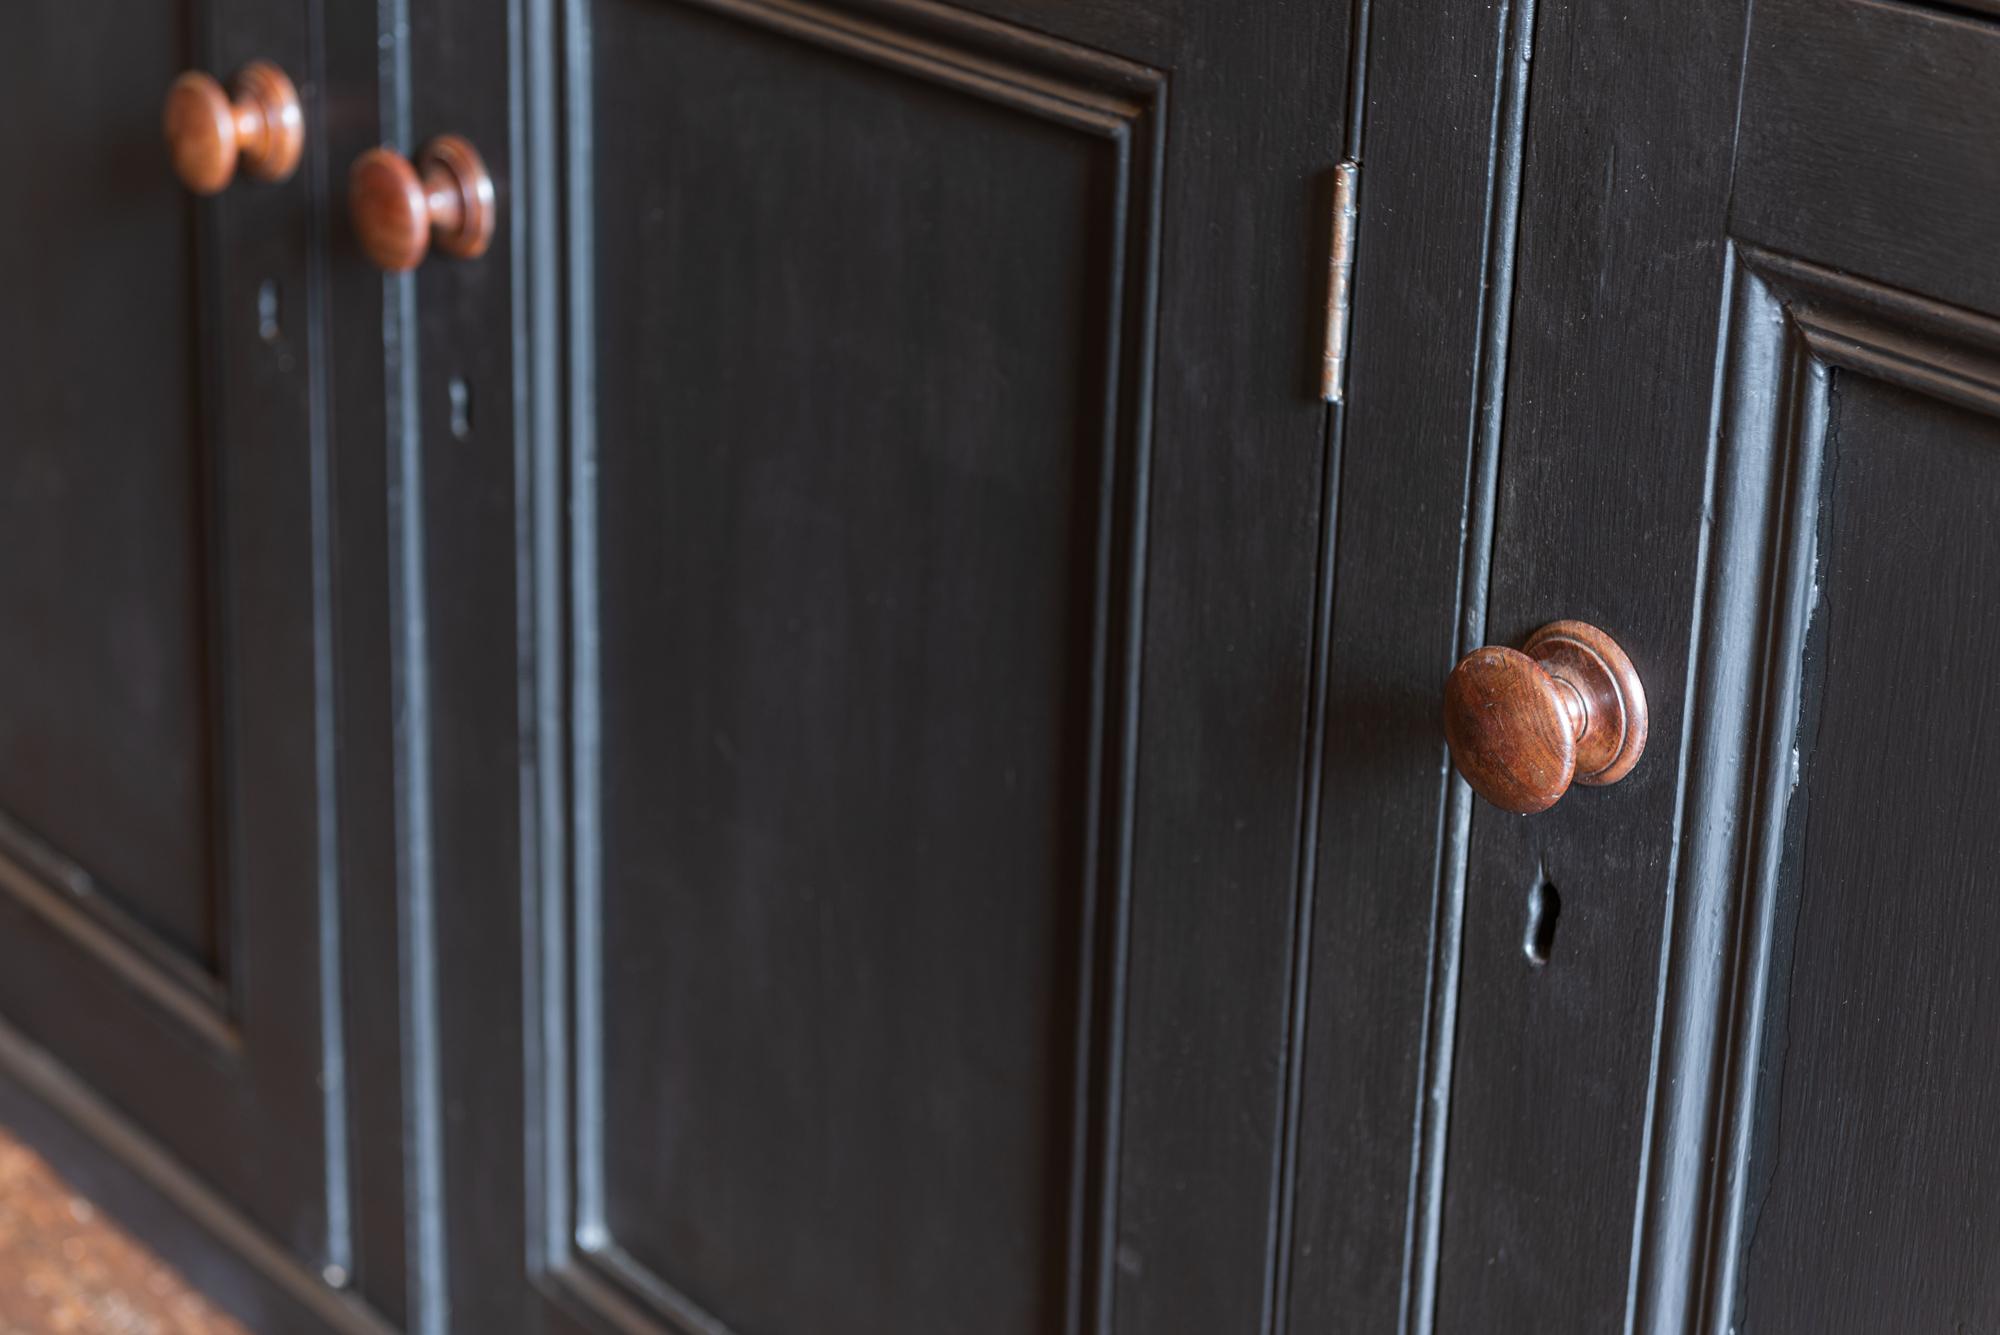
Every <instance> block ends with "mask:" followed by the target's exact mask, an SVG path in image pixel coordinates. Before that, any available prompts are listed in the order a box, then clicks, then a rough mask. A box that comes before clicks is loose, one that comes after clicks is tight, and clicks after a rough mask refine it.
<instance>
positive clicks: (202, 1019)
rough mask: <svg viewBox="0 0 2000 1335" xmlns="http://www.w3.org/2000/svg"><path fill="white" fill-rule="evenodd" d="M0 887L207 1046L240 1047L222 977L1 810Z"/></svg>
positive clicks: (227, 1050)
mask: <svg viewBox="0 0 2000 1335" xmlns="http://www.w3.org/2000/svg"><path fill="white" fill-rule="evenodd" d="M0 891H4V892H5V893H6V894H7V895H8V896H9V897H11V898H12V899H13V900H14V902H15V903H17V904H18V905H20V906H21V907H22V908H23V909H25V910H26V911H27V912H29V913H32V914H34V915H35V916H36V917H37V918H39V919H41V921H42V922H43V923H45V924H47V925H48V926H49V927H50V928H51V929H53V930H54V931H56V932H57V933H59V934H60V935H61V936H62V937H63V938H64V939H65V940H67V941H68V942H69V943H70V944H72V945H73V946H75V947H76V948H77V949H78V950H81V951H83V952H84V953H85V954H86V955H88V956H89V957H90V958H91V959H93V960H95V961H96V962H97V963H98V964H99V965H100V966H102V967H103V968H104V970H105V971H106V972H108V973H109V974H111V975H112V976H113V977H114V978H116V979H118V980H119V981H121V982H123V983H124V984H125V985H127V986H128V987H131V988H132V989H133V990H135V991H137V992H138V993H140V994H141V995H142V996H144V997H146V998H147V999H148V1000H150V1001H152V1002H153V1003H154V1004H155V1005H157V1006H158V1007H159V1009H160V1011H161V1012H162V1013H163V1014H166V1015H169V1016H171V1017H173V1018H174V1019H175V1020H176V1021H178V1022H179V1023H181V1024H182V1025H184V1026H186V1027H187V1029H188V1030H189V1031H190V1032H192V1033H194V1034H195V1035H197V1036H198V1037H200V1038H201V1039H203V1040H205V1041H206V1042H207V1043H208V1044H209V1045H210V1046H211V1047H214V1048H216V1049H218V1050H220V1051H222V1052H225V1053H229V1054H231V1055H234V1054H237V1053H239V1052H240V1051H241V1049H242V1044H243V1036H242V1032H241V1030H240V1029H239V1027H238V1026H237V1024H236V1021H235V1019H234V1018H233V1017H232V1016H231V1015H230V1014H229V1011H228V1004H229V997H228V990H227V988H226V986H225V984H224V983H223V981H222V980H221V979H220V978H217V977H216V976H215V975H214V974H211V973H209V972H207V971H206V970H204V969H202V968H200V967H199V966H197V965H196V964H194V963H193V961H191V960H189V959H188V958H187V956H186V955H185V954H183V953H182V952H181V951H179V950H177V949H175V948H174V947H173V946H171V945H169V944H168V943H167V942H166V941H165V940H163V939H162V938H161V937H160V936H159V934H158V933H156V932H154V931H152V930H151V929H150V928H148V927H147V926H146V925H145V924H144V923H142V922H140V921H139V920H138V919H137V918H135V917H133V916H132V915H131V914H129V913H127V912H126V911H125V910H124V909H123V908H121V907H119V905H118V904H117V902H116V901H115V900H114V899H113V898H112V897H110V896H109V895H107V894H105V893H104V892H103V890H102V888H101V887H100V886H99V885H98V883H97V881H96V879H95V878H94V877H92V876H91V874H90V873H89V872H87V871H85V870H84V869H83V868H82V867H80V866H78V865H77V864H76V863H75V862H73V861H71V860H70V859H69V858H67V857H64V856H63V855H62V854H61V853H59V852H57V851H56V850H55V849H53V848H50V847H49V846H48V845H47V844H44V843H43V842H42V841H41V840H39V839H37V838H36V837H35V836H34V835H32V834H30V833H29V832H28V831H27V830H25V829H23V828H22V827H21V826H20V825H19V824H17V823H16V822H15V821H14V820H13V819H12V818H11V817H10V816H8V815H6V814H5V813H0Z"/></svg>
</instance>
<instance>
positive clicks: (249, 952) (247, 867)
mask: <svg viewBox="0 0 2000 1335" xmlns="http://www.w3.org/2000/svg"><path fill="white" fill-rule="evenodd" d="M306 17H307V13H306V7H305V6H278V7H271V6H252V5H235V4H227V3H218V4H187V5H177V6H167V7H164V8H160V9H157V10H148V11H146V12H144V13H128V12H126V10H125V9H124V8H123V7H119V6H106V5H30V6H24V7H22V8H21V10H20V11H19V12H18V13H17V14H15V15H14V16H13V17H12V18H11V19H10V22H9V32H10V35H9V39H8V42H7V43H6V53H5V55H4V56H0V74H4V78H5V80H6V83H7V86H8V88H9V94H8V96H9V98H10V105H12V106H13V107H14V108H15V109H16V113H17V114H13V115H10V116H9V117H8V118H7V123H6V127H5V128H4V129H0V170H4V173H5V175H6V178H7V179H8V180H9V182H10V183H11V187H10V189H11V191H12V194H11V202H10V204H9V206H8V209H7V212H6V214H5V219H6V221H5V228H6V245H5V247H4V252H0V253H4V256H5V258H4V259H0V271H4V274H5V278H4V286H5V288H6V291H7V293H8V297H7V303H6V307H5V312H4V314H0V400H4V402H5V403H6V405H7V409H6V412H7V425H6V428H5V436H4V446H0V1017H4V1029H0V1037H4V1041H0V1061H4V1063H5V1065H6V1066H7V1068H8V1074H9V1075H10V1076H11V1077H12V1078H13V1079H15V1080H17V1081H19V1082H21V1083H22V1084H24V1085H27V1086H30V1087H32V1088H34V1089H35V1090H37V1092H39V1093H40V1094H42V1095H43V1096H44V1097H47V1098H51V1099H53V1100H55V1101H56V1102H57V1103H58V1104H59V1105H61V1106H62V1107H64V1109H65V1110H66V1111H67V1112H68V1113H69V1114H70V1115H72V1116H74V1117H78V1118H81V1119H83V1120H84V1121H85V1122H86V1123H87V1124H88V1125H90V1126H92V1127H94V1128H96V1129H97V1130H98V1131H99V1132H101V1133H103V1134H104V1135H106V1136H107V1137H109V1139H108V1141H107V1144H108V1145H110V1146H111V1147H112V1148H113V1149H114V1151H115V1152H119V1153H122V1154H124V1155H126V1156H127V1157H132V1156H135V1155H136V1156H139V1157H141V1158H146V1161H147V1162H148V1163H167V1162H172V1163H177V1164H179V1165H184V1166H185V1167H186V1168H189V1169H192V1170H193V1176H192V1178H190V1179H188V1180H189V1181H190V1182H194V1181H198V1182H199V1183H200V1185H199V1186H198V1187H191V1188H190V1189H191V1190H192V1191H193V1193H194V1195H193V1196H190V1197H188V1198H187V1201H193V1200H195V1199H196V1198H199V1199H200V1200H201V1201H206V1202H210V1203H211V1204H212V1203H214V1202H216V1201H222V1202H226V1203H227V1204H226V1206H224V1207H222V1208H223V1209H224V1211H225V1213H228V1212H240V1214H241V1216H247V1217H248V1219H250V1220H251V1221H253V1222H254V1224H255V1225H256V1226H257V1227H258V1228H260V1229H262V1230H263V1231H264V1232H265V1233H267V1234H268V1235H270V1236H272V1237H274V1238H276V1239H277V1240H278V1241H279V1242H280V1243H281V1244H282V1245H283V1246H285V1247H289V1248H291V1249H293V1250H294V1251H295V1252H296V1253H297V1254H298V1255H299V1257H300V1258H301V1259H302V1260H303V1261H304V1262H306V1263H308V1266H309V1271H310V1273H312V1274H314V1275H317V1274H318V1272H319V1271H320V1270H321V1268H322V1267H326V1266H336V1267H338V1266H343V1265H344V1264H345V1262H346V1252H345V1247H346V1243H345V1239H344V1237H343V1236H342V1232H341V1221H340V1201H341V1196H340V1191H341V1187H340V1184H339V1182H338V1181H337V1178H336V1175H335V1174H332V1173H331V1172H330V1169H329V1158H328V1153H327V1145H328V1140H329V1136H330V1135H337V1134H338V1133H337V1131H336V1130H334V1123H335V1120H336V1119H337V1118H338V1115H339V1113H338V1101H339V1099H340V1096H341V1090H340V1084H339V1080H338V1064H337V1063H334V1064H333V1066H332V1067H330V1068H329V1067H328V1066H326V1064H325V1063H323V1060H322V1053H323V1049H322V1044H323V1041H324V1040H325V1038H326V1036H327V1031H326V1030H325V1029H324V1028H323V1021H324V1020H325V1018H326V1014H327V1012H326V1011H325V1009H324V1008H323V1005H322V1003H323V1001H324V1000H325V998H324V997H323V995H322V987H321V979H322V978H323V976H324V974H323V972H322V964H323V958H324V957H323V953H322V952H323V950H324V948H325V947H326V940H325V938H324V937H323V935H322V932H321V924H322V920H323V917H322V915H323V912H324V911H325V909H326V907H327V904H328V902H329V901H328V900H327V899H326V898H325V896H326V895H328V894H329V893H330V890H331V885H330V882H329V881H328V880H327V879H326V876H327V875H328V874H329V871H330V868H329V866H328V864H327V863H326V861H325V860H324V855H325V852H326V849H325V847H324V846H323V843H322V838H323V836H324V835H325V834H326V831H327V829H328V826H327V825H326V823H325V821H326V817H327V814H328V809H327V808H326V807H325V806H324V805H323V804H324V803H326V802H327V801H329V800H330V794H329V793H328V792H327V791H326V790H325V789H324V788H323V786H322V784H321V782H320V773H319V768H318V766H319V761H320V758H321V756H322V755H323V752H322V750H321V748H322V746H323V745H324V744H325V743H326V740H327V739H326V738H325V737H324V736H323V734H322V731H321V728H322V722H323V714H322V705H323V703H324V701H323V697H322V695H321V690H322V687H323V684H324V683H323V680H322V678H321V676H320V674H319V665H320V661H321V659H320V654H321V650H322V647H323V646H322V644H321V642H320V639H319V636H320V632H321V628H322V622H321V621H320V619H319V618H320V617H321V616H322V615H323V612H324V607H323V605H322V604H321V602H320V599H321V597H322V595H323V592H324V590H323V588H322V581H321V580H319V579H317V578H316V573H317V572H318V571H319V570H320V567H319V566H318V565H317V564H316V562H317V561H318V558H319V555H320V554H321V552H322V551H323V549H322V548H321V547H320V546H319V544H320V543H321V542H322V541H323V540H324V536H325V527H324V523H325V516H324V514H323V512H322V511H321V509H320V508H319V498H318V496H317V495H316V493H315V469H316V468H317V467H319V466H321V465H323V463H324V461H323V460H322V459H316V455H315V451H316V450H318V449H319V448H320V445H321V442H320V439H319V437H318V435H317V434H316V432H315V430H314V427H313V423H314V417H313V407H312V396H311V393H310V385H311V382H312V373H313V372H312V368H313V364H314V359H315V357H316V356H317V355H318V349H319V344H320V340H319V338H318V335H317V332H316V329H315V325H314V318H315V309H316V308H315V300H314V296H313V292H312V287H311V285H312V283H313V282H314V276H313V269H312V266H311V264H310V262H309V258H308V245H309V236H310V235H311V231H312V229H311V227H310V226H309V224H308V221H307V209H308V205H307V199H308V191H307V180H308V179H309V176H310V170H307V171H304V172H301V173H300V174H299V175H298V176H295V177H294V178H293V179H292V180H291V181H289V182H286V183H284V184H281V185H270V184H261V183H256V182H245V181H239V182H238V183H237V184H236V185H235V186H234V187H233V188H232V189H231V190H230V191H229V192H227V193H226V194H224V195H223V196H221V197H220V198H218V199H216V200H213V201H198V200H195V199H194V198H192V197H191V196H190V195H189V194H188V193H187V192H186V191H185V190H184V189H182V187H181V186H180V184H179V183H178V182H177V181H176V180H175V179H174V176H173V174H172V171H171V170H170V167H169V164H168V159H167V154H166V150H165V147H164V145H163V144H162V143H161V140H160V105H161V101H162V98H163V96H164V93H165V91H166V88H167V86H168V84H169V83H170V82H171V80H172V79H173V77H174V76H175V74H176V73H177V72H178V71H179V70H181V69H183V68H190V67H192V68H199V69H206V70H212V71H216V72H218V73H220V74H222V75H224V76H225V77H226V76H228V75H229V74H231V73H232V72H233V71H234V70H236V69H238V68H240V67H241V66H242V65H243V64H244V63H245V62H247V61H248V60H250V59H252V58H254V57H262V58H265V59H270V60H273V61H275V62H277V63H278V64H280V65H281V66H283V67H285V68H286V69H288V70H289V71H290V72H291V73H292V75H293V77H294V78H295V79H296V80H298V81H299V82H300V83H301V84H302V85H304V86H305V87H306V89H307V93H308V100H309V101H310V98H311V93H312V87H311V81H310V78H309V76H310V64H309V55H310V52H311V45H312V44H311V43H310V42H309V41H308V40H307V32H306ZM309 167H310V159H309ZM48 1058H53V1063H50V1062H49V1061H48V1060H47V1059H48ZM329 1076H331V1078H329ZM115 1127H122V1128H124V1129H123V1130H118V1131H114V1130H112V1128H115ZM134 1130H136V1132H137V1136H136V1137H134V1136H128V1135H127V1134H126V1133H127V1132H130V1131H134ZM121 1147H122V1148H121ZM142 1147H143V1148H142ZM162 1152H163V1153H162ZM148 1156H152V1157H148ZM184 1203H186V1201H184ZM308 1266H300V1267H299V1268H298V1270H297V1274H298V1275H300V1276H303V1275H305V1274H307V1273H308Z"/></svg>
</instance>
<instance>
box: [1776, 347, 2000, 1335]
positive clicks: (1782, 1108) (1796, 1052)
mask: <svg viewBox="0 0 2000 1335" xmlns="http://www.w3.org/2000/svg"><path fill="white" fill-rule="evenodd" d="M1830 394H1831V402H1830V410H1829V414H1828V420H1827V423H1826V436H1825V441H1824V450H1825V457H1824V460H1823V462H1822V464H1821V468H1822V470H1823V481H1822V493H1823V496H1824V499H1823V500H1822V502H1821V507H1822V510H1821V515H1822V517H1821V522H1820V525H1819V532H1818V541H1817V544H1816V555H1817V562H1818V584H1819V587H1818V592H1817V599H1816V603H1815V606H1814V608H1813V612H1812V630H1811V638H1810V640H1809V641H1808V644H1807V648H1806V666H1807V671H1808V673H1809V677H1808V681H1809V683H1810V684H1809V685H1808V687H1807V693H1806V700H1805V705H1804V712H1803V715H1802V717H1801V720H1800V736H1799V741H1798V745H1799V748H1800V769H1799V773H1798V777H1797V782H1798V788H1797V791H1796V792H1795V794H1794V796H1793V799H1792V803H1791V811H1792V813H1793V814H1792V816H1791V821H1790V823H1791V825H1792V826H1793V830H1792V832H1791V840H1792V842H1793V843H1794V844H1795V845H1796V848H1795V850H1794V851H1793V853H1792V857H1793V858H1794V859H1795V865H1794V867H1793V876H1792V877H1790V878H1788V884H1787V886H1786V888H1785V890H1784V891H1783V893H1782V894H1781V895H1780V897H1779V900H1778V902H1777V904H1776V905H1775V909H1774V911H1775V913H1776V915H1777V917H1778V922H1779V927H1778V930H1777V934H1776V944H1777V950H1776V951H1775V952H1774V954H1775V969H1774V973H1773V980H1774V982H1780V983H1781V984H1782V986H1781V988H1779V989H1776V990H1774V992H1773V995H1772V996H1771V998H1770V1001H1769V1003H1768V1005H1769V1008H1770V1009H1769V1014H1770V1018H1769V1021H1768V1028H1767V1031H1766V1036H1765V1038H1764V1045H1763V1053H1764V1056H1763V1061H1762V1064H1761V1071H1760V1075H1761V1087H1760V1091H1759V1105H1760V1106H1759V1112H1758V1118H1759V1120H1760V1121H1761V1122H1762V1123H1763V1124H1764V1125H1763V1128H1762V1135H1761V1138H1760V1141H1759V1143H1758V1144H1757V1146H1756V1147H1755V1149H1754V1150H1753V1160H1752V1161H1753V1165H1754V1167H1753V1176H1752V1181H1751V1182H1750V1183H1749V1184H1748V1188H1747V1190H1748V1195H1749V1201H1748V1203H1747V1205H1746V1218H1745V1222H1744V1230H1745V1236H1744V1242H1743V1257H1742V1260H1741V1262H1740V1268H1741V1276H1742V1287H1743V1298H1742V1308H1741V1317H1742V1324H1743V1328H1744V1329H1746V1330H1750V1331H1758V1332H1772V1331H1830V1332H1833V1331H1837V1332H1845V1331H1857V1332H1858V1331H1870V1330H1888V1329H1897V1328H1904V1329H1913V1330H1952V1329H1965V1330H1978V1329H1981V1328H1982V1327H1986V1326H1991V1325H1993V1324H1994V1323H1995V1322H1996V1320H2000V1285H1996V1284H1995V1283H1994V1282H1993V1278H1992V1274H1991V1268H1990V1266H1989V1265H1988V1264H1987V1258H1989V1257H1991V1256H1992V1255H1993V1254H1994V1253H1995V1250H1996V1248H2000V1212H1996V1206H1995V1202H1996V1200H2000V1181H1996V1178H1995V1170H1996V1165H1995V1163H1994V1161H1993V1156H1992V1155H1991V1154H1990V1153H1989V1152H1988V1150H1987V1144H1988V1135H1987V1131H1988V1129H1989V1128H1991V1127H1992V1126H1993V1125H1994V1123H1995V1118H1996V1117H2000V1083H1997V1082H1996V1079H1995V1071H1994V1067H1993V1064H1992V1063H1991V1062H1990V1061H1988V1060H1987V1059H1986V1057H1985V1055H1984V1054H1985V1052H1986V1050H1987V1049H1988V1048H1989V1047H1990V1044H1991V1041H1992V1038H1993V1035H1994V1033H1995V1031H1996V1026H2000V970H1996V967H1995V965H1994V962H1993V958H1992V955H1993V952H1992V943H1993V941H1994V940H1995V939H1996V935H1995V934H1996V932H2000V921H1996V910H1995V905H1994V901H1993V896H1992V894H1991V893H1990V882H1989V880H1988V877H1987V873H1986V871H1985V868H1987V867H1988V866H1990V865H1991V859H1992V857H1993V856H1994V853H1995V841H1996V831H1995V828H1994V823H1993V820H1992V811H1991V807H1990V804H1989V803H1988V802H1987V801H1986V800H1985V799H1984V798H1983V797H1982V796H1981V795H1980V794H1981V792H1982V789H1983V788H1984V786H1985V785H1984V784H1983V783H1982V782H1981V778H1980V776H1981V775H1982V774H1983V773H1984V770H1985V766H1986V765H1987V764H1988V763H1990V758H1991V757H1992V756H1993V755H1995V754H1996V752H2000V697H1996V691H1995V681H1996V678H1995V673H1994V670H1993V664H1994V661H1995V659H1994V655H1995V653H1996V651H2000V643H1996V640H2000V626H1996V624H1995V622H1994V620H1993V618H1991V617H1985V616H1979V615H1968V614H1967V609H1966V608H1965V606H1964V605H1963V603H1962V602H1961V601H1960V600H1959V598H1958V597H1957V596H1956V595H1955V594H1954V593H1953V592H1952V591H1953V590H1958V589H1964V588H1967V587H1971V586H1973V585H1974V584H1976V583H1977V582H1978V581H1979V580H1981V579H1982V578H1985V577H1986V575H1987V572H1990V571H1992V570H1993V569H1995V568H2000V567H1997V566H1996V563H2000V527H1996V525H1995V524H1994V522H1993V515H1994V514H1995V512H1996V511H1995V504H1996V501H2000V495H1996V492H2000V425H1996V423H1995V422H1994V421H1993V420H1992V419H1991V418H1990V417H1985V416H1976V415H1974V414H1972V413H1970V412H1967V411H1965V410H1963V409H1959V408H1955V407H1951V406H1947V405H1945V404H1941V403H1939V402H1938V401H1937V400H1936V399H1935V398H1930V397H1926V396H1920V395H1918V394H1915V393H1912V392H1910V391H1908V390H1903V389H1897V388H1892V387H1889V386H1885V385H1883V384H1882V383H1881V382H1879V381H1876V380H1872V379H1869V378H1864V377H1862V376H1859V375H1855V374H1853V373H1850V372H1844V371H1843V372H1840V373H1837V375H1836V377H1835V379H1834V383H1833V385H1832V387H1831V391H1830ZM1809 1276H1810V1277H1811V1278H1808V1277H1809Z"/></svg>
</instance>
